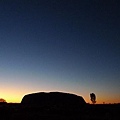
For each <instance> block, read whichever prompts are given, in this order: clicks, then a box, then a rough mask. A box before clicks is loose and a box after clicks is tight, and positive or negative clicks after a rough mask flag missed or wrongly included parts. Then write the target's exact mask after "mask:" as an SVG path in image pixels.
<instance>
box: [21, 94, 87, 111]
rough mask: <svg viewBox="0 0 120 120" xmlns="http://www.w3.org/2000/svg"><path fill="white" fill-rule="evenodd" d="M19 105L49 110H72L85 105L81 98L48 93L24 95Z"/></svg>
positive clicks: (72, 95)
mask: <svg viewBox="0 0 120 120" xmlns="http://www.w3.org/2000/svg"><path fill="white" fill-rule="evenodd" d="M21 104H24V105H30V106H40V107H49V108H53V107H54V108H60V109H61V108H62V109H63V108H64V109H73V108H79V107H81V106H83V105H85V104H86V102H85V101H84V99H83V98H82V97H81V96H77V95H74V94H69V93H61V92H50V93H44V92H40V93H33V94H28V95H25V96H24V97H23V99H22V101H21Z"/></svg>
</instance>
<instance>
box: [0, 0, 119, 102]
mask: <svg viewBox="0 0 120 120" xmlns="http://www.w3.org/2000/svg"><path fill="white" fill-rule="evenodd" d="M51 91H59V92H67V93H73V94H76V95H80V96H82V97H83V98H84V99H85V101H86V102H87V103H91V101H90V93H92V92H93V93H95V95H96V101H97V103H103V102H105V103H118V102H119V103H120V1H119V0H0V98H4V99H5V100H6V101H7V102H21V100H22V97H23V96H24V95H25V94H29V93H34V92H51Z"/></svg>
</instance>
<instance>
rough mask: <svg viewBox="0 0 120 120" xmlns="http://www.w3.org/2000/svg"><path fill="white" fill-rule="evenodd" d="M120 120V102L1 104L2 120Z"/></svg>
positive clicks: (0, 117)
mask: <svg viewBox="0 0 120 120" xmlns="http://www.w3.org/2000/svg"><path fill="white" fill-rule="evenodd" d="M50 119H51V120H120V104H97V105H91V104H87V105H85V106H84V107H81V108H79V109H75V108H74V109H67V108H66V109H63V108H58V107H55V106H54V107H53V108H50V106H49V107H48V106H46V107H45V106H44V107H42V106H41V107H38V106H34V107H31V106H25V105H21V104H10V103H9V104H2V105H0V120H50Z"/></svg>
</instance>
